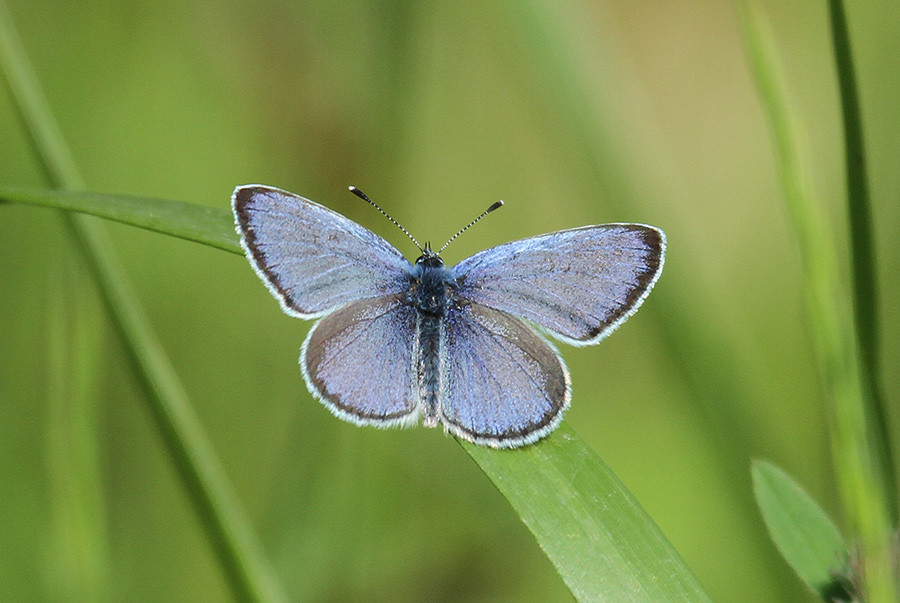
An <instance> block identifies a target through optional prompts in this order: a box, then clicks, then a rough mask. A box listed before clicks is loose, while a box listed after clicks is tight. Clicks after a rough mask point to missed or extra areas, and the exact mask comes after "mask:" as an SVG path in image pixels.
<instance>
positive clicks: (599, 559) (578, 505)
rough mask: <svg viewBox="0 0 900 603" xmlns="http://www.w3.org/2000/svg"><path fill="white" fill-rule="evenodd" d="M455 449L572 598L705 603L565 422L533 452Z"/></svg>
mask: <svg viewBox="0 0 900 603" xmlns="http://www.w3.org/2000/svg"><path fill="white" fill-rule="evenodd" d="M460 445H461V446H462V447H463V449H465V451H466V452H468V453H469V455H470V456H471V457H472V459H473V460H474V461H475V462H476V463H477V464H478V466H479V467H481V470H482V471H484V473H485V474H486V475H487V476H488V477H489V478H490V479H491V481H492V482H494V485H495V486H497V489H498V490H500V492H501V493H502V494H503V496H504V497H506V500H507V501H509V504H510V505H512V506H513V508H514V509H515V510H516V512H517V513H518V514H519V516H520V517H521V518H522V521H523V522H524V523H525V525H526V526H528V529H529V530H531V533H532V534H534V536H535V538H536V539H537V542H538V544H539V545H540V546H541V548H542V549H543V550H544V553H546V555H547V556H548V557H549V558H550V561H552V562H553V565H555V566H556V570H557V571H558V572H559V574H560V576H562V578H563V580H564V581H565V583H566V585H567V586H568V587H569V589H570V590H571V591H572V593H573V594H574V595H575V597H576V598H577V599H578V600H580V601H648V602H650V601H709V598H708V597H707V595H706V594H705V593H704V592H703V589H702V588H701V587H700V584H699V583H698V582H697V579H696V578H695V577H694V575H693V574H692V573H691V571H690V569H688V567H687V565H686V564H685V563H684V561H683V560H682V559H681V557H680V556H679V555H678V553H677V552H676V551H675V549H674V548H673V547H672V545H671V544H670V543H669V541H668V540H667V539H666V537H665V536H664V535H663V533H662V531H660V529H659V527H658V526H657V525H656V523H654V521H653V520H652V519H651V518H650V516H649V515H647V512H646V511H645V510H644V509H643V508H642V507H641V506H640V504H639V503H638V502H637V500H635V498H634V496H632V494H631V493H630V492H629V491H628V490H627V489H626V488H625V486H624V485H623V484H622V482H620V481H619V479H618V478H617V477H616V476H615V474H613V472H612V471H611V470H610V468H609V467H608V466H607V465H606V464H605V463H604V462H603V461H602V460H601V459H600V458H599V457H598V456H597V454H596V453H595V452H594V451H593V450H592V449H591V448H589V447H588V446H587V445H586V444H585V443H584V441H583V440H582V439H581V438H580V437H578V435H577V434H576V433H575V432H574V430H572V428H571V427H569V425H568V424H567V423H566V422H565V421H563V423H562V424H561V425H560V426H559V428H558V429H557V430H556V431H555V432H553V434H552V435H551V436H550V437H548V438H547V439H546V440H544V441H542V442H540V443H538V444H536V445H533V446H526V447H524V448H518V449H514V450H507V451H496V450H490V449H486V448H482V447H479V446H476V445H474V444H471V443H469V442H463V441H460Z"/></svg>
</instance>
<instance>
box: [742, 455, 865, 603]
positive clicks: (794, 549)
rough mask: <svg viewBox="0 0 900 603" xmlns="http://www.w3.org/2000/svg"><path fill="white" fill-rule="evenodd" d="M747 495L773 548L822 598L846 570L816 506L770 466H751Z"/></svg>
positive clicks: (840, 542) (836, 539) (841, 550)
mask: <svg viewBox="0 0 900 603" xmlns="http://www.w3.org/2000/svg"><path fill="white" fill-rule="evenodd" d="M750 472H751V474H752V475H753V492H754V494H755V495H756V503H757V504H758V505H759V510H760V512H762V516H763V520H764V521H765V522H766V527H767V528H768V530H769V535H770V536H771V537H772V540H773V541H774V542H775V546H777V547H778V550H779V551H781V554H782V556H784V558H785V560H786V561H787V562H788V564H789V565H790V566H791V567H792V568H794V571H795V572H797V575H798V576H800V579H801V580H803V582H805V583H806V584H807V585H808V586H809V587H810V588H811V589H813V590H814V591H816V592H817V593H819V595H820V596H822V597H823V598H824V597H825V595H826V594H829V593H833V591H834V588H835V583H840V582H841V581H842V577H843V576H846V574H847V571H848V568H847V565H848V556H847V547H846V545H845V544H844V539H843V537H841V534H840V532H838V530H837V528H836V527H835V526H834V523H832V521H831V519H829V517H828V516H827V515H826V514H825V512H824V511H823V510H822V508H821V507H819V505H818V504H816V502H815V501H814V500H813V499H812V498H810V496H809V495H808V494H807V493H806V492H804V490H803V489H802V488H801V487H800V486H799V485H798V484H797V482H795V481H794V480H793V479H791V477H790V476H788V474H787V473H785V472H784V471H782V470H781V469H779V468H778V467H776V466H775V465H773V464H771V463H767V462H765V461H754V462H753V465H752V466H751V469H750Z"/></svg>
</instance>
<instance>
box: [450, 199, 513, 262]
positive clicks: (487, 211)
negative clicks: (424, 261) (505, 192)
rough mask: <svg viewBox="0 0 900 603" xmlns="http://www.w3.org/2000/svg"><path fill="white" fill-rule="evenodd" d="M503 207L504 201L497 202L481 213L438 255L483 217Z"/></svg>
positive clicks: (451, 238) (454, 236)
mask: <svg viewBox="0 0 900 603" xmlns="http://www.w3.org/2000/svg"><path fill="white" fill-rule="evenodd" d="M501 207H503V201H497V202H496V203H494V204H493V205H491V206H490V207H489V208H487V209H486V210H484V211H483V212H481V215H480V216H478V217H477V218H475V219H474V220H472V221H471V222H469V224H468V225H466V226H465V227H464V228H463V229H461V230H460V231H459V232H458V233H456V234H455V235H453V236H452V237H450V240H449V241H447V242H446V243H444V246H443V247H441V248H440V249H438V255H440V253H441V252H442V251H443V250H445V249H446V248H447V245H449V244H450V243H452V242H453V241H454V240H456V237H458V236H459V235H461V234H462V233H464V232H466V231H467V230H469V229H470V228H472V227H473V226H475V223H476V222H478V220H480V219H482V218H483V217H485V216H486V215H488V214H489V213H491V212H492V211H494V210H495V209H500V208H501Z"/></svg>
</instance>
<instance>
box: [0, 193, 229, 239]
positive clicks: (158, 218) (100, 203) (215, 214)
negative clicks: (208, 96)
mask: <svg viewBox="0 0 900 603" xmlns="http://www.w3.org/2000/svg"><path fill="white" fill-rule="evenodd" d="M2 202H6V203H23V204H27V205H39V206H42V207H52V208H56V209H64V210H68V211H77V212H80V213H84V214H89V215H92V216H97V217H99V218H105V219H107V220H113V221H115V222H121V223H123V224H129V225H131V226H137V227H139V228H144V229H146V230H152V231H154V232H159V233H162V234H167V235H171V236H173V237H178V238H180V239H185V240H188V241H194V242H196V243H203V244H204V245H209V246H211V247H216V248H218V249H224V250H225V251H231V252H232V253H238V254H242V255H243V253H244V252H243V251H242V250H241V246H240V244H239V243H238V237H237V235H236V234H235V232H234V217H233V216H232V214H231V212H230V211H229V210H228V209H225V208H217V207H207V206H204V205H197V204H194V203H184V202H182V201H170V200H167V199H154V198H151V197H134V196H130V195H109V194H103V193H85V192H75V191H55V190H46V189H24V188H12V187H3V186H0V203H2Z"/></svg>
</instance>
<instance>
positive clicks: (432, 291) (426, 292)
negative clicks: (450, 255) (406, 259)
mask: <svg viewBox="0 0 900 603" xmlns="http://www.w3.org/2000/svg"><path fill="white" fill-rule="evenodd" d="M412 279H413V286H412V290H411V292H410V296H409V302H410V303H411V304H412V305H413V306H415V307H416V309H417V310H418V311H419V312H421V313H422V314H424V315H428V316H436V317H441V316H443V315H444V313H445V312H446V310H447V307H448V305H449V303H450V291H451V289H452V288H453V287H454V286H455V284H456V283H455V281H454V279H453V276H452V275H451V273H450V270H449V269H448V268H446V267H445V266H444V261H443V260H442V259H441V258H440V257H439V256H438V255H437V254H435V253H434V252H432V251H431V250H430V249H428V248H427V247H426V253H425V254H424V255H422V256H421V257H420V258H419V259H418V260H416V264H415V266H414V267H413V272H412Z"/></svg>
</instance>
